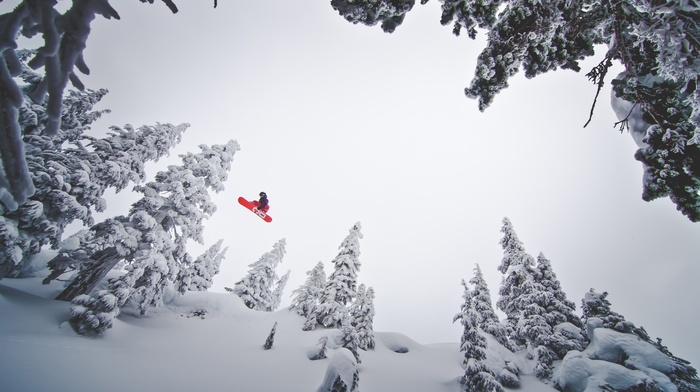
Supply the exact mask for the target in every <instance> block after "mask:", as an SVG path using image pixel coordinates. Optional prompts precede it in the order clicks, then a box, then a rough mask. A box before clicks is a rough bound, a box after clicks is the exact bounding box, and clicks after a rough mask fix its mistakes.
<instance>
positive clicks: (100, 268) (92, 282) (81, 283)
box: [56, 248, 122, 302]
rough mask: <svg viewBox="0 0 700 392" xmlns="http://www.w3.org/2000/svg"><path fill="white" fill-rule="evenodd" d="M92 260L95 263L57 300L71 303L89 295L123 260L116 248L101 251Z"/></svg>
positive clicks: (57, 297)
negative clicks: (79, 297) (75, 299)
mask: <svg viewBox="0 0 700 392" xmlns="http://www.w3.org/2000/svg"><path fill="white" fill-rule="evenodd" d="M91 258H92V259H93V262H92V263H90V265H88V266H87V267H86V268H85V269H83V270H82V271H80V272H79V273H78V276H77V277H76V278H75V279H73V281H72V282H71V284H70V285H68V287H66V289H65V290H63V291H62V292H61V293H60V294H59V295H58V296H56V299H57V300H60V301H69V302H70V301H72V300H73V298H75V297H77V296H79V295H82V294H87V293H89V292H90V291H92V289H94V288H95V286H97V284H98V283H100V282H101V281H102V279H104V277H105V276H107V273H108V272H109V271H111V270H112V268H114V266H115V265H117V263H118V262H119V260H121V259H122V258H121V257H120V256H119V254H117V250H116V249H114V248H109V249H105V250H102V251H99V252H97V253H96V254H94V255H93V256H92V257H91Z"/></svg>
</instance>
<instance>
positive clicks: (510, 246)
mask: <svg viewBox="0 0 700 392" xmlns="http://www.w3.org/2000/svg"><path fill="white" fill-rule="evenodd" d="M501 232H502V233H503V238H502V239H501V241H500V243H501V246H502V247H503V259H502V260H501V264H500V265H499V266H498V270H499V271H501V273H503V274H504V275H505V276H504V277H503V281H502V282H501V287H500V288H499V291H498V293H499V299H498V301H497V302H496V306H497V307H498V308H499V309H501V310H502V311H503V312H504V313H505V314H506V320H505V323H506V328H507V330H508V334H509V335H512V336H513V337H514V338H515V341H514V343H515V344H516V345H518V346H521V345H524V344H525V341H523V340H522V339H521V338H520V337H519V336H518V334H517V329H518V321H519V320H520V316H521V311H522V307H521V306H522V301H521V300H520V298H521V296H522V295H523V293H524V292H525V288H526V287H527V286H526V284H528V283H529V282H530V281H532V280H533V277H532V275H533V269H534V267H535V260H534V258H533V257H532V256H530V255H529V254H527V253H526V252H525V247H524V246H523V244H522V242H520V240H519V239H518V235H517V234H516V233H515V230H514V229H513V225H512V224H511V223H510V220H508V218H503V226H502V227H501Z"/></svg>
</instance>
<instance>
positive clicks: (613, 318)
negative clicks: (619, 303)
mask: <svg viewBox="0 0 700 392" xmlns="http://www.w3.org/2000/svg"><path fill="white" fill-rule="evenodd" d="M581 310H582V312H583V315H582V316H581V320H582V324H583V327H584V329H583V333H584V334H586V336H588V328H589V325H588V323H589V321H593V320H591V319H596V320H595V321H594V323H595V324H596V326H597V325H598V324H599V323H600V326H602V327H604V328H610V329H614V330H615V331H618V332H624V333H633V334H635V335H637V336H639V337H640V338H641V339H643V340H644V341H647V342H650V343H651V342H652V340H651V338H650V337H649V334H648V333H647V331H646V330H644V328H642V327H640V328H637V326H635V325H634V323H632V322H630V321H627V320H625V317H624V316H623V315H621V314H619V313H617V312H614V311H612V309H611V304H610V301H608V292H607V291H606V292H603V293H598V292H596V291H595V290H594V289H593V288H591V289H590V290H589V291H588V292H587V293H586V294H585V296H584V297H583V300H582V301H581Z"/></svg>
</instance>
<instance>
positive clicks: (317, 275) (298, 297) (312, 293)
mask: <svg viewBox="0 0 700 392" xmlns="http://www.w3.org/2000/svg"><path fill="white" fill-rule="evenodd" d="M306 274H307V275H308V277H307V278H306V281H305V282H304V284H303V285H301V286H300V287H299V288H297V289H296V290H294V291H292V304H291V305H290V306H289V310H294V311H296V312H297V314H299V315H300V316H304V317H307V316H308V315H309V313H310V312H311V311H312V310H313V308H314V306H316V305H317V304H318V300H319V298H320V297H321V291H322V290H323V286H324V285H325V284H326V272H325V271H324V269H323V263H322V262H320V261H319V262H318V264H316V266H315V267H314V268H313V269H311V271H307V272H306Z"/></svg>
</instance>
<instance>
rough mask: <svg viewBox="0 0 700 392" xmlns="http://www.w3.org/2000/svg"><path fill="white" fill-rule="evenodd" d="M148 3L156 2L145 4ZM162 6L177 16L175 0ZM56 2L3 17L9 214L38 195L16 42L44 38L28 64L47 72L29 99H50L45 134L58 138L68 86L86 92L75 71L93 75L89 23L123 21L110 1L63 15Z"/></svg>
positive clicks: (4, 180)
mask: <svg viewBox="0 0 700 392" xmlns="http://www.w3.org/2000/svg"><path fill="white" fill-rule="evenodd" d="M146 1H148V2H149V3H153V0H141V2H146ZM163 2H164V3H165V4H166V6H168V8H170V10H171V11H172V12H173V13H175V12H177V7H176V6H175V4H174V3H173V2H172V1H171V0H163ZM56 3H57V2H55V1H53V2H52V1H28V0H25V1H22V2H21V3H20V4H19V5H17V7H15V9H14V10H12V11H11V12H7V13H4V14H2V15H0V162H1V163H2V165H1V166H0V202H2V203H3V204H4V205H5V207H6V208H8V209H10V210H15V209H17V207H18V205H19V204H21V203H23V202H25V201H26V200H27V197H29V196H31V195H32V194H34V192H35V189H34V186H33V185H32V181H31V178H30V175H29V171H28V167H27V160H26V156H25V152H24V148H23V143H22V130H21V128H20V126H19V120H18V118H19V108H20V107H21V105H22V101H23V99H22V93H21V89H20V86H19V85H18V84H17V81H15V80H14V79H13V77H15V76H18V75H19V72H21V68H20V67H19V66H18V64H19V61H18V59H17V53H16V52H15V50H16V49H17V39H18V38H19V36H20V34H22V35H23V36H25V37H27V38H32V37H34V36H35V35H37V34H41V36H42V39H43V43H44V45H43V46H42V47H40V48H39V49H38V50H37V52H36V55H35V57H34V58H33V59H32V60H31V61H30V62H29V65H30V66H31V67H32V68H34V69H38V68H41V67H43V68H44V74H45V76H44V79H43V80H42V81H41V83H39V84H38V85H37V87H36V88H35V89H34V90H33V91H31V92H29V96H30V97H31V98H32V99H33V100H35V101H37V102H41V101H44V100H45V99H46V100H47V119H46V124H44V132H46V134H48V135H52V136H55V135H56V134H58V130H59V129H60V128H61V111H62V108H63V92H64V90H65V89H66V87H67V85H68V82H69V81H70V82H71V84H73V86H75V87H76V88H78V89H79V90H83V89H84V86H83V83H82V82H81V81H80V79H79V78H78V75H77V74H76V72H75V69H77V70H78V71H80V72H81V73H83V74H89V72H90V70H89V68H88V66H87V64H85V61H84V59H83V51H84V50H85V47H86V42H87V38H88V36H89V35H90V23H91V22H92V21H93V20H94V19H95V17H96V16H97V15H100V16H103V17H105V18H107V19H112V18H114V19H119V14H118V13H117V11H116V10H115V9H114V8H112V6H111V5H110V4H109V1H108V0H73V2H72V6H71V7H70V9H68V10H67V11H66V12H65V13H63V14H61V13H59V12H58V11H57V10H56V9H55V8H54V7H55V6H56Z"/></svg>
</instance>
